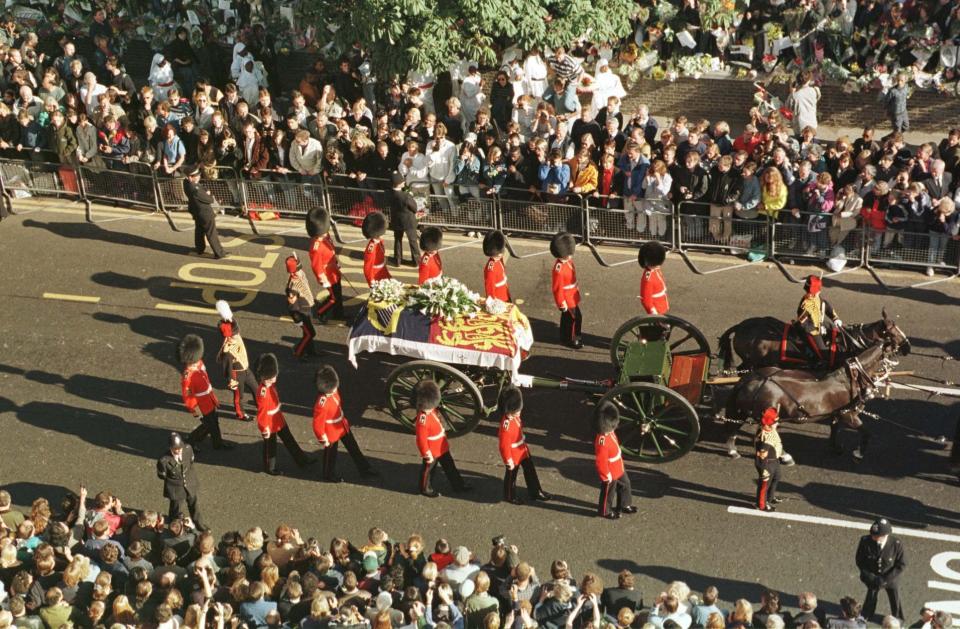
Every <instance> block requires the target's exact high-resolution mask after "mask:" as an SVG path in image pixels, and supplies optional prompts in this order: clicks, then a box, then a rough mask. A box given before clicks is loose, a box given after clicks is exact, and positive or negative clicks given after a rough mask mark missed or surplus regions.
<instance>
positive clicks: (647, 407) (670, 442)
mask: <svg viewBox="0 0 960 629" xmlns="http://www.w3.org/2000/svg"><path fill="white" fill-rule="evenodd" d="M603 402H611V403H612V404H613V405H614V406H616V407H617V410H619V411H620V426H619V427H618V428H617V438H618V439H619V441H620V448H621V450H623V454H624V456H627V457H629V458H631V459H636V460H639V461H643V462H645V463H666V462H667V461H674V460H676V459H679V458H680V457H682V456H683V455H685V454H686V453H687V452H690V450H692V449H693V446H694V444H696V443H697V439H698V438H699V437H700V420H699V419H698V418H697V411H696V410H694V408H693V406H691V405H690V402H688V401H687V400H686V398H684V397H683V396H681V395H680V394H679V393H677V392H676V391H674V390H673V389H668V388H667V387H663V386H660V385H658V384H652V383H649V382H631V383H629V384H623V385H620V386H618V387H615V388H613V389H611V390H610V391H608V392H607V393H606V394H605V395H604V396H603V398H601V400H600V402H599V403H598V405H597V406H598V407H599V405H600V404H602V403H603Z"/></svg>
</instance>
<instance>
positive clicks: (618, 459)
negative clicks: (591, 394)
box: [593, 402, 637, 520]
mask: <svg viewBox="0 0 960 629" xmlns="http://www.w3.org/2000/svg"><path fill="white" fill-rule="evenodd" d="M596 422H597V436H596V437H595V438H594V440H593V452H594V457H595V461H596V464H597V474H599V475H600V502H599V505H598V508H597V515H599V516H600V517H601V518H607V519H609V520H617V519H619V518H620V514H622V513H628V514H629V513H636V512H637V508H636V507H634V506H633V505H632V504H630V503H631V502H632V500H633V496H632V489H631V488H630V477H629V476H628V475H627V471H626V469H625V468H624V466H623V454H622V452H621V451H620V440H619V439H618V438H617V433H616V430H617V426H619V425H620V411H618V410H617V407H616V406H614V405H613V404H611V403H610V402H604V403H603V404H601V405H600V406H599V407H597V418H596ZM614 494H616V497H617V508H616V510H614V508H613V497H614Z"/></svg>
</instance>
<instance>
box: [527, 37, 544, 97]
mask: <svg viewBox="0 0 960 629" xmlns="http://www.w3.org/2000/svg"><path fill="white" fill-rule="evenodd" d="M523 78H524V80H525V81H526V83H527V84H526V93H527V94H530V95H531V96H533V97H534V98H543V92H544V91H546V89H547V64H546V63H545V62H544V60H543V57H541V56H540V50H539V49H537V48H536V47H533V48H531V49H530V52H528V53H527V58H526V59H524V61H523Z"/></svg>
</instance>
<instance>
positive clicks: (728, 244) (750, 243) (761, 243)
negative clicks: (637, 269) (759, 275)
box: [674, 202, 771, 275]
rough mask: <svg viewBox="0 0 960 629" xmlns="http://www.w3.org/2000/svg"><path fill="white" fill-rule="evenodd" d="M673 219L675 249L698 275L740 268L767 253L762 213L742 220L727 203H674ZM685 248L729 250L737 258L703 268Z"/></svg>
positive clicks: (765, 220)
mask: <svg viewBox="0 0 960 629" xmlns="http://www.w3.org/2000/svg"><path fill="white" fill-rule="evenodd" d="M674 219H675V222H676V226H677V227H676V238H677V241H676V242H677V247H676V248H677V251H678V253H680V255H681V257H682V258H683V261H684V262H685V263H686V264H687V266H688V267H689V268H690V269H691V270H692V271H693V272H695V273H697V274H698V275H710V274H712V273H720V272H723V271H731V270H733V269H739V268H743V267H746V266H750V265H752V264H756V263H758V262H761V261H763V260H764V259H766V258H767V257H769V256H770V251H771V250H770V225H769V220H768V218H767V217H766V216H763V215H760V216H758V217H757V218H754V219H745V218H740V217H738V216H737V215H736V213H735V212H734V211H733V207H731V206H721V205H715V204H710V203H696V202H684V203H680V204H679V205H678V206H677V210H676V214H675V215H674ZM689 251H708V252H720V253H729V254H732V255H734V256H737V257H738V258H741V260H740V261H738V262H734V263H732V264H727V265H724V266H721V267H719V268H715V269H710V270H703V269H700V268H699V267H698V266H697V265H696V263H695V262H694V261H693V259H692V258H690V256H689V255H687V252H689ZM750 254H753V255H750ZM743 258H745V259H743Z"/></svg>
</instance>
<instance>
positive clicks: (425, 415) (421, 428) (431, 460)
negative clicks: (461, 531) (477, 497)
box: [413, 380, 472, 498]
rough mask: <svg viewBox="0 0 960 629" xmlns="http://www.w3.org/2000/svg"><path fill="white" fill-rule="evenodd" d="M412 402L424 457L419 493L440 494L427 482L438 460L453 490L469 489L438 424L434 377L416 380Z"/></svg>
mask: <svg viewBox="0 0 960 629" xmlns="http://www.w3.org/2000/svg"><path fill="white" fill-rule="evenodd" d="M413 403H414V405H415V406H416V407H417V449H418V450H419V451H420V456H421V457H422V458H423V465H421V466H420V478H419V481H418V482H419V486H420V493H421V494H422V495H424V496H427V497H428V498H436V497H437V496H439V495H440V494H439V493H437V492H436V491H435V490H434V489H433V484H432V483H431V482H430V477H431V476H432V475H433V471H434V469H436V467H437V463H440V467H442V468H443V473H444V474H446V475H447V480H448V481H450V484H451V485H453V490H454V491H456V492H464V491H469V490H470V489H472V487H471V486H470V485H469V484H467V483H466V482H465V481H464V480H463V477H462V476H460V471H459V470H458V469H457V465H456V463H454V462H453V457H452V456H451V455H450V444H449V443H447V433H446V431H445V430H444V429H443V424H441V423H440V416H439V414H438V411H437V408H438V407H439V406H440V387H438V386H437V383H436V382H434V381H433V380H422V381H421V382H418V383H417V386H416V387H414V389H413Z"/></svg>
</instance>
